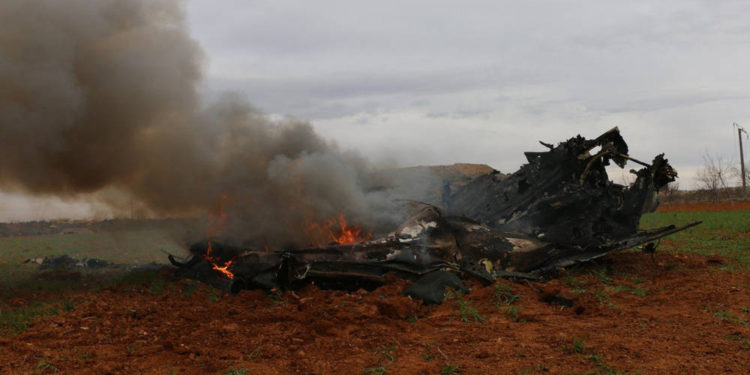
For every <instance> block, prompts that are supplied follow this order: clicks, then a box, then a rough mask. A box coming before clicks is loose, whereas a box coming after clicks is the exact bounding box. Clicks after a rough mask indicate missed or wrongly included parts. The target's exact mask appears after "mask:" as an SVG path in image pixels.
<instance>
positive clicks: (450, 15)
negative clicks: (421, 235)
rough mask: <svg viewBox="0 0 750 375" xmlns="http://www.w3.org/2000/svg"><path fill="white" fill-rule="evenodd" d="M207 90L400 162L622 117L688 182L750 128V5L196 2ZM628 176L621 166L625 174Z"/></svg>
mask: <svg viewBox="0 0 750 375" xmlns="http://www.w3.org/2000/svg"><path fill="white" fill-rule="evenodd" d="M187 12H188V17H189V23H190V28H191V34H192V35H193V37H194V38H195V39H197V40H198V42H199V43H200V44H201V45H202V47H203V49H204V50H205V54H206V80H205V84H204V87H203V88H202V90H203V92H204V94H205V95H206V96H212V95H216V94H217V93H218V92H221V91H224V90H233V91H237V92H240V93H242V94H243V95H245V96H246V97H247V98H248V99H249V100H250V101H251V102H252V103H253V104H254V105H255V106H256V107H258V108H259V109H261V110H263V111H265V112H267V113H270V114H274V115H279V116H294V117H298V118H302V119H307V120H310V121H311V122H312V123H313V124H314V126H315V127H316V129H318V131H319V132H320V133H322V134H323V135H324V136H326V137H327V138H329V139H333V140H335V141H336V142H337V143H339V145H340V146H341V147H342V148H345V149H354V150H358V151H359V152H361V153H362V154H364V155H365V156H367V157H369V158H370V159H371V160H373V161H375V162H376V163H382V164H384V165H391V164H394V163H397V164H400V165H415V164H450V163H454V162H473V163H486V164H489V165H491V166H492V167H495V168H497V169H499V170H501V171H503V172H508V171H513V170H515V169H516V168H518V166H520V164H521V163H522V162H523V155H522V152H523V151H527V150H538V149H540V148H541V146H539V144H538V143H537V140H543V141H546V142H555V143H556V142H559V141H562V140H564V139H566V138H569V137H571V136H574V135H576V134H579V133H580V134H582V135H584V136H587V137H595V136H597V135H599V134H600V133H601V132H604V131H606V130H608V129H610V128H612V127H613V126H618V127H619V128H620V130H621V131H622V133H623V135H624V137H625V139H626V141H628V143H629V144H630V148H631V155H632V156H634V157H636V158H640V159H643V160H651V158H653V157H654V156H655V155H656V154H658V153H661V152H664V153H666V156H667V158H668V159H669V160H670V162H671V163H672V164H673V165H674V166H675V168H676V169H677V170H678V172H679V173H680V176H681V178H680V180H679V183H680V185H681V186H683V187H694V186H695V180H694V176H695V173H696V171H697V170H698V169H699V168H700V166H701V165H702V163H703V160H702V155H703V154H705V153H710V154H712V155H717V156H721V157H723V158H724V159H725V160H733V161H738V160H739V151H738V146H737V136H736V130H734V129H733V128H732V123H733V122H737V123H739V124H741V125H746V126H748V127H750V95H748V88H749V87H750V69H748V68H749V67H750V48H749V47H750V2H748V1H716V0H714V1H688V0H675V1H658V2H655V1H603V0H593V1H497V0H493V1H438V0H430V1H387V0H380V1H370V2H359V1H330V0H318V1H299V2H290V1H278V0H274V1H255V0H253V1H248V0H211V1H209V0H190V1H189V2H188V3H187ZM614 177H617V176H614Z"/></svg>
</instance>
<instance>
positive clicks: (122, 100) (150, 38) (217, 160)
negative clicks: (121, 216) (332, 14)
mask: <svg viewBox="0 0 750 375" xmlns="http://www.w3.org/2000/svg"><path fill="white" fill-rule="evenodd" d="M1 8H2V9H0V188H3V189H7V190H23V191H26V192H31V193H35V194H54V195H58V196H71V197H74V196H77V195H80V194H82V193H92V192H105V193H106V194H104V193H103V194H102V195H101V196H103V197H108V199H109V200H108V203H109V205H110V207H112V209H113V211H114V212H118V211H120V212H122V211H121V210H127V209H129V206H130V205H131V204H133V203H132V202H135V203H134V204H136V205H137V206H138V207H140V208H141V209H143V210H146V211H148V212H149V213H151V214H153V215H192V214H196V213H206V212H208V211H209V210H211V208H212V207H213V206H214V205H216V203H217V200H219V199H221V198H220V197H226V198H225V200H226V201H225V206H226V213H227V217H228V218H229V221H228V223H227V226H228V229H227V230H228V231H229V232H231V233H233V234H234V235H235V236H236V237H238V238H260V237H263V238H264V241H267V242H268V243H271V244H273V243H281V242H283V241H298V242H301V241H305V234H304V233H305V230H304V227H305V225H307V223H309V222H310V221H311V220H325V219H328V218H332V217H335V215H337V214H339V213H343V214H345V215H347V217H349V218H350V221H354V222H359V223H360V224H363V225H366V226H369V227H372V228H377V227H378V226H382V225H385V224H384V223H387V222H389V221H390V220H392V219H393V218H392V216H391V214H390V213H389V212H391V211H390V210H387V209H384V208H386V206H388V205H389V203H388V202H389V199H390V193H388V192H386V191H371V190H370V189H368V188H366V186H365V185H367V184H369V182H367V181H366V178H365V177H364V176H365V174H364V173H365V172H366V171H367V169H368V167H367V163H366V162H365V161H364V160H363V159H361V158H360V157H358V156H357V155H355V154H350V153H346V152H342V151H340V150H339V149H338V148H337V147H336V146H335V145H332V144H331V143H329V142H327V141H326V140H324V139H322V138H321V137H320V136H318V135H317V134H316V133H315V132H314V130H313V128H312V127H311V125H310V124H309V123H307V122H304V121H299V120H295V119H284V120H271V119H270V118H269V117H268V116H266V115H264V114H263V113H261V112H259V111H258V110H256V109H254V108H253V107H252V106H250V105H249V104H248V103H246V102H245V101H244V100H242V99H241V98H239V97H236V96H232V95H226V96H225V97H222V98H221V99H219V100H216V101H214V102H212V103H203V102H202V101H201V98H200V97H199V95H198V92H197V86H198V84H199V83H200V82H201V79H202V78H201V75H202V70H203V64H204V63H205V58H204V56H203V53H202V51H201V48H200V46H198V45H197V43H196V42H195V41H194V40H193V39H192V38H191V37H190V35H189V33H188V30H187V28H186V23H185V17H184V14H183V9H182V7H181V5H180V3H179V2H178V1H173V0H95V1H93V0H66V1H58V0H3V2H2V6H1ZM375 213H380V214H379V215H380V216H378V215H376V214H375Z"/></svg>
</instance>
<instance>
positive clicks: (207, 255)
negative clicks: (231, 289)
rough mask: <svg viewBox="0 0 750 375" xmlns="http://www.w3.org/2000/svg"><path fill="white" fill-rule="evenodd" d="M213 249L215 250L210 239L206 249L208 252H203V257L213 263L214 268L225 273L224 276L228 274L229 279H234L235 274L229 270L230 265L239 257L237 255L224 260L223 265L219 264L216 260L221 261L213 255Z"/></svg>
mask: <svg viewBox="0 0 750 375" xmlns="http://www.w3.org/2000/svg"><path fill="white" fill-rule="evenodd" d="M211 251H213V249H212V248H211V241H208V249H206V253H205V254H203V258H204V259H205V260H207V261H208V262H209V263H211V266H212V268H213V269H214V270H216V271H219V272H221V273H222V274H224V276H226V277H227V278H229V279H234V274H233V273H232V271H230V270H229V266H231V265H232V263H234V261H235V259H237V256H235V257H234V258H232V259H230V260H228V261H226V262H224V265H223V266H219V265H218V264H217V263H216V262H219V259H216V258H214V257H213V256H211Z"/></svg>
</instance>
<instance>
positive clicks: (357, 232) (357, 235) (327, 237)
mask: <svg viewBox="0 0 750 375" xmlns="http://www.w3.org/2000/svg"><path fill="white" fill-rule="evenodd" d="M307 232H308V234H310V236H311V237H313V238H315V240H314V242H315V244H316V245H318V246H322V245H324V242H335V243H337V244H339V245H349V244H354V243H358V242H363V241H368V240H371V239H372V237H373V236H372V234H370V233H363V232H362V228H360V227H358V226H355V225H348V224H347V222H346V217H344V215H343V214H339V215H338V217H337V218H336V219H335V220H334V219H330V220H327V221H325V222H324V223H322V224H319V223H316V222H313V223H311V224H310V225H309V226H308V228H307Z"/></svg>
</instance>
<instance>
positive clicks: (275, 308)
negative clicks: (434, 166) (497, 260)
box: [0, 209, 750, 374]
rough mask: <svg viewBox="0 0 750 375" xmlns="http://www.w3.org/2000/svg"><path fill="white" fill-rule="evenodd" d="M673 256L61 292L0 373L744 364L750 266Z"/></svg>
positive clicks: (8, 350)
mask: <svg viewBox="0 0 750 375" xmlns="http://www.w3.org/2000/svg"><path fill="white" fill-rule="evenodd" d="M706 210H708V209H706ZM747 236H748V233H746V232H745V233H742V232H738V233H737V234H734V235H733V237H732V239H726V241H730V240H732V241H734V240H737V239H738V238H739V239H745V238H746V237H747ZM662 246H663V247H664V246H666V245H662ZM671 246H676V247H679V242H677V245H674V244H672V245H671ZM678 250H679V249H676V248H671V249H670V248H666V249H663V251H660V252H657V254H655V256H653V257H652V256H650V255H648V254H642V253H639V252H625V253H620V254H613V255H611V256H608V257H607V258H605V259H604V260H601V261H599V262H598V263H596V264H590V265H587V266H585V267H579V268H576V269H572V270H569V271H568V272H567V273H566V274H564V275H561V276H560V277H559V278H557V279H554V280H551V281H549V282H546V283H521V284H518V283H512V282H508V281H500V282H498V283H497V284H495V285H491V286H482V285H480V284H478V283H473V284H472V285H471V286H472V287H473V290H472V292H471V293H469V294H467V295H465V296H460V295H459V296H455V295H454V296H452V297H451V298H450V299H449V300H448V301H446V303H444V304H443V305H441V306H422V305H421V304H420V303H417V302H415V301H413V300H411V299H409V298H407V297H404V296H401V295H400V291H401V290H402V289H403V288H404V287H405V286H406V285H407V283H406V282H404V281H401V280H394V281H393V282H392V283H391V284H389V285H387V286H385V287H382V288H380V289H377V290H376V291H374V292H364V291H361V292H357V293H351V294H349V293H345V292H340V291H324V290H319V289H317V288H316V287H314V286H313V287H308V288H306V289H304V290H301V291H298V292H296V293H290V292H287V293H278V294H272V295H268V294H266V293H264V292H260V291H243V292H241V293H240V294H239V295H237V296H230V295H224V294H221V293H219V292H218V291H216V290H214V289H211V288H209V287H207V286H204V285H201V284H197V283H195V282H191V281H184V280H183V281H173V280H170V279H169V275H168V273H163V275H162V277H151V278H148V279H145V280H142V282H141V281H138V280H136V281H135V282H133V281H131V282H129V283H125V284H116V285H114V286H108V287H105V288H102V289H99V290H96V291H78V292H74V293H72V294H70V295H67V296H66V300H65V302H63V303H62V304H61V305H59V306H60V307H59V309H58V311H56V312H55V313H54V314H52V313H50V314H43V315H46V316H41V317H38V318H36V319H35V320H33V322H31V323H30V326H29V327H28V328H27V329H25V330H21V331H23V332H21V333H18V334H16V335H6V336H4V337H0V373H2V374H44V373H50V374H51V373H62V374H297V373H298V374H454V373H455V374H458V373H460V374H636V373H637V374H746V373H750V327H749V326H748V324H749V323H748V322H750V272H748V268H747V265H746V264H743V263H738V262H737V261H736V260H734V259H728V258H722V257H717V256H704V255H692V254H683V253H679V252H676V251H678ZM747 251H750V249H747ZM49 297H50V296H49V295H45V294H44V293H42V294H35V295H29V296H19V297H17V298H14V299H11V300H9V301H6V302H4V305H0V306H3V308H5V309H6V311H17V310H19V309H23V308H24V306H29V305H31V304H33V301H35V300H42V299H47V298H49ZM560 297H562V298H560ZM568 302H572V305H571V306H564V305H565V304H567V303H568Z"/></svg>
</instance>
